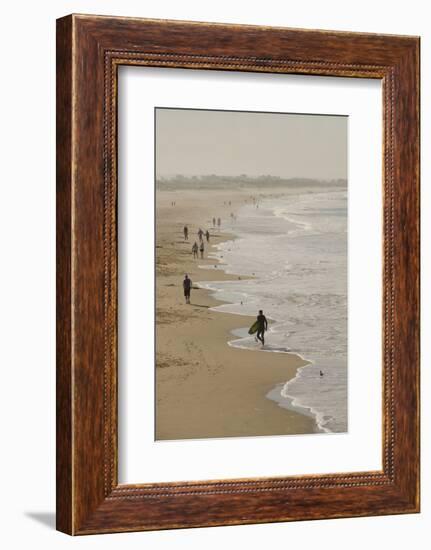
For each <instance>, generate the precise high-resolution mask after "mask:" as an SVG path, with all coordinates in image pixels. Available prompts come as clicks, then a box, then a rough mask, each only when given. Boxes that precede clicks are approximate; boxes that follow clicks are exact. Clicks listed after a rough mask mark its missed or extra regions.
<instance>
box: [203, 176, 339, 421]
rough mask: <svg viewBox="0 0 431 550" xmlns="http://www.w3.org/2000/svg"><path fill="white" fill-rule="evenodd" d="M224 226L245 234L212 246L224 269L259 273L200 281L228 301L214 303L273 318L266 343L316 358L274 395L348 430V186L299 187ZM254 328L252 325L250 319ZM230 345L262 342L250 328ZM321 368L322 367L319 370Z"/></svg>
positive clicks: (220, 308)
mask: <svg viewBox="0 0 431 550" xmlns="http://www.w3.org/2000/svg"><path fill="white" fill-rule="evenodd" d="M225 229H227V230H228V231H229V232H231V233H233V234H235V235H237V236H238V238H236V239H235V240H233V241H227V242H224V243H221V244H220V245H218V247H217V251H216V252H215V253H214V254H213V257H214V258H215V259H218V260H219V261H221V262H222V263H221V264H219V265H218V267H217V269H223V270H224V271H226V272H227V273H230V274H235V275H238V276H240V275H254V278H253V279H247V280H243V279H241V280H238V279H236V280H232V281H217V282H205V283H199V285H200V286H202V287H203V288H207V289H209V290H211V291H212V292H213V293H214V296H215V297H216V298H217V299H219V300H221V301H223V302H226V303H224V304H222V305H220V306H217V307H215V308H213V309H215V310H217V311H225V312H229V313H237V314H245V315H256V314H257V311H258V310H259V309H263V310H264V313H265V315H266V316H267V318H271V319H272V320H273V322H271V323H270V330H269V331H268V333H267V334H266V339H265V340H266V341H265V348H264V350H263V351H267V352H275V353H286V352H291V353H295V354H297V355H300V356H301V357H303V358H304V359H305V360H306V361H308V362H309V363H308V364H307V365H306V366H305V367H302V368H300V369H298V372H297V375H296V377H295V378H294V379H293V380H290V381H289V382H287V383H285V384H283V385H281V386H277V387H276V388H274V389H273V390H271V391H270V392H269V394H268V396H267V397H268V398H270V399H273V400H274V401H276V402H277V403H278V404H279V405H280V406H284V407H287V408H296V409H299V410H301V411H302V412H305V413H306V414H310V415H312V416H314V417H315V419H316V422H317V424H318V426H319V428H320V431H325V432H345V431H346V430H347V191H346V189H340V188H334V187H332V188H331V187H327V188H325V187H321V188H319V189H318V190H316V188H314V189H311V188H310V189H299V190H295V191H294V192H292V191H291V192H290V193H288V194H285V195H281V196H277V197H273V198H261V199H260V200H259V208H256V207H255V206H254V205H252V204H247V205H244V206H243V207H241V208H240V209H239V211H238V215H237V220H236V222H235V223H233V224H229V225H228V226H226V225H225ZM247 328H248V327H247ZM244 329H245V327H243V328H242V329H240V330H238V331H235V334H234V335H235V337H236V338H235V339H233V340H231V341H230V342H229V345H231V346H234V347H239V348H247V349H249V348H256V349H260V348H259V346H258V345H257V343H256V342H255V339H254V337H250V336H249V335H248V334H247V331H246V330H244ZM320 372H322V373H323V375H320Z"/></svg>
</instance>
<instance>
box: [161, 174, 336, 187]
mask: <svg viewBox="0 0 431 550" xmlns="http://www.w3.org/2000/svg"><path fill="white" fill-rule="evenodd" d="M262 185H265V186H268V187H302V186H305V187H319V186H321V185H325V186H327V187H347V180H345V179H331V180H317V179H310V178H281V177H279V176H270V175H262V176H254V177H252V176H247V175H246V174H241V175H240V176H216V175H215V174H210V175H206V176H182V175H180V174H178V175H176V176H172V177H158V178H157V179H156V186H157V187H158V188H160V189H165V190H175V189H194V188H200V189H205V188H208V189H209V188H211V189H218V188H220V189H224V188H226V187H232V186H235V187H239V188H241V187H244V188H250V187H261V186H262Z"/></svg>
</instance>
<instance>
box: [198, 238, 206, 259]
mask: <svg viewBox="0 0 431 550" xmlns="http://www.w3.org/2000/svg"><path fill="white" fill-rule="evenodd" d="M199 250H200V252H201V258H202V259H203V258H204V251H205V246H204V242H203V241H202V242H201V245H200V247H199Z"/></svg>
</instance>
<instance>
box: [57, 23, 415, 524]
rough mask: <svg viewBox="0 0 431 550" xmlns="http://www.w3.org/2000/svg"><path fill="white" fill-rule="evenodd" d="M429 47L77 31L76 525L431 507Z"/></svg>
mask: <svg viewBox="0 0 431 550" xmlns="http://www.w3.org/2000/svg"><path fill="white" fill-rule="evenodd" d="M419 219H420V218H419V38H417V37H411V36H392V35H391V36H389V35H377V34H358V33H343V32H335V31H316V30H313V31H311V30H297V29H288V28H270V27H256V26H242V25H225V24H214V23H193V22H182V21H159V20H149V19H148V20H147V19H130V18H116V17H99V16H90V15H70V16H67V17H64V18H62V19H59V20H58V21H57V528H58V529H59V530H60V531H63V532H65V533H68V534H72V535H81V534H82V535H83V534H92V533H107V532H120V531H141V530H151V529H169V528H181V527H199V526H215V525H233V524H244V523H262V522H274V521H292V520H306V519H321V518H339V517H349V516H367V515H384V514H400V513H415V512H418V511H419Z"/></svg>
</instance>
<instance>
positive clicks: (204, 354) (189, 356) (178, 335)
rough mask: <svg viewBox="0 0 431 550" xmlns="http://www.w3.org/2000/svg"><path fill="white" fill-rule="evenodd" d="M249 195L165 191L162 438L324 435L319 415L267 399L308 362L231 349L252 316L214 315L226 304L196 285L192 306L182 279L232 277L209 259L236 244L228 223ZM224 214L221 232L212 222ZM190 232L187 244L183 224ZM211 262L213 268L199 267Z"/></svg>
mask: <svg viewBox="0 0 431 550" xmlns="http://www.w3.org/2000/svg"><path fill="white" fill-rule="evenodd" d="M249 196H250V193H247V191H245V190H244V191H236V192H232V193H229V196H228V200H229V201H230V202H231V204H228V203H226V204H224V202H225V201H226V191H221V190H214V191H206V192H205V193H196V192H192V191H187V190H186V191H181V192H172V191H158V193H157V205H156V208H157V228H156V229H157V239H156V273H157V290H156V308H157V324H156V353H157V359H156V439H158V440H163V439H186V438H187V439H189V438H193V439H197V438H206V437H233V436H256V435H282V434H301V433H312V432H314V431H316V427H315V422H314V420H313V419H312V418H310V417H308V416H305V415H302V414H299V413H297V412H296V411H292V410H288V409H286V408H283V407H280V406H279V405H277V404H276V403H275V402H274V401H271V400H270V399H268V398H267V397H266V394H267V393H268V392H269V391H270V390H271V389H272V388H274V386H276V385H277V384H278V383H282V382H286V381H287V380H289V379H291V378H293V377H294V376H295V374H296V371H297V369H298V368H299V367H301V366H303V365H304V364H305V362H304V361H303V360H302V358H300V357H299V356H297V355H294V354H288V353H270V352H261V351H258V347H256V350H252V351H251V350H243V349H238V348H234V347H230V346H229V345H228V341H229V340H232V339H233V336H232V334H231V332H230V331H232V330H233V329H238V328H241V327H248V326H250V325H251V324H252V322H253V318H251V317H249V316H241V315H233V314H228V313H221V312H217V311H212V310H211V309H210V308H211V307H213V306H216V305H220V302H219V301H217V300H215V299H214V298H212V297H211V296H210V293H209V291H207V290H204V289H199V288H197V287H196V286H195V284H194V285H193V289H192V293H191V304H190V305H186V304H185V301H184V296H183V289H182V281H183V278H184V274H185V273H188V274H189V276H190V278H191V279H192V281H193V283H197V282H203V281H216V280H225V279H232V278H234V277H235V276H232V275H227V274H225V273H224V271H223V270H222V269H221V268H220V267H218V268H214V266H215V264H216V262H215V260H214V259H207V254H208V252H209V253H211V251H212V246H214V245H216V244H217V243H219V242H222V241H227V240H229V239H232V238H233V236H232V235H229V234H228V233H223V219H224V220H226V219H228V217H229V216H230V213H231V212H233V213H235V211H236V209H237V208H238V207H239V206H240V205H242V204H244V201H245V200H248V199H247V198H248V197H249ZM213 215H214V216H217V217H218V216H220V217H221V218H222V225H221V228H220V230H213V229H211V228H212V217H213ZM185 224H187V226H188V228H189V240H188V241H185V240H184V235H183V227H184V225H185ZM200 227H202V229H204V230H205V229H206V228H208V229H209V230H210V234H211V238H210V243H209V245H207V244H206V243H205V246H206V250H205V259H204V260H202V259H200V258H199V259H198V260H195V259H193V256H192V253H191V247H192V244H193V242H194V241H195V240H198V238H197V231H198V229H199V228H200ZM203 265H208V266H209V269H208V270H206V269H202V268H200V267H199V266H203Z"/></svg>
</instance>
